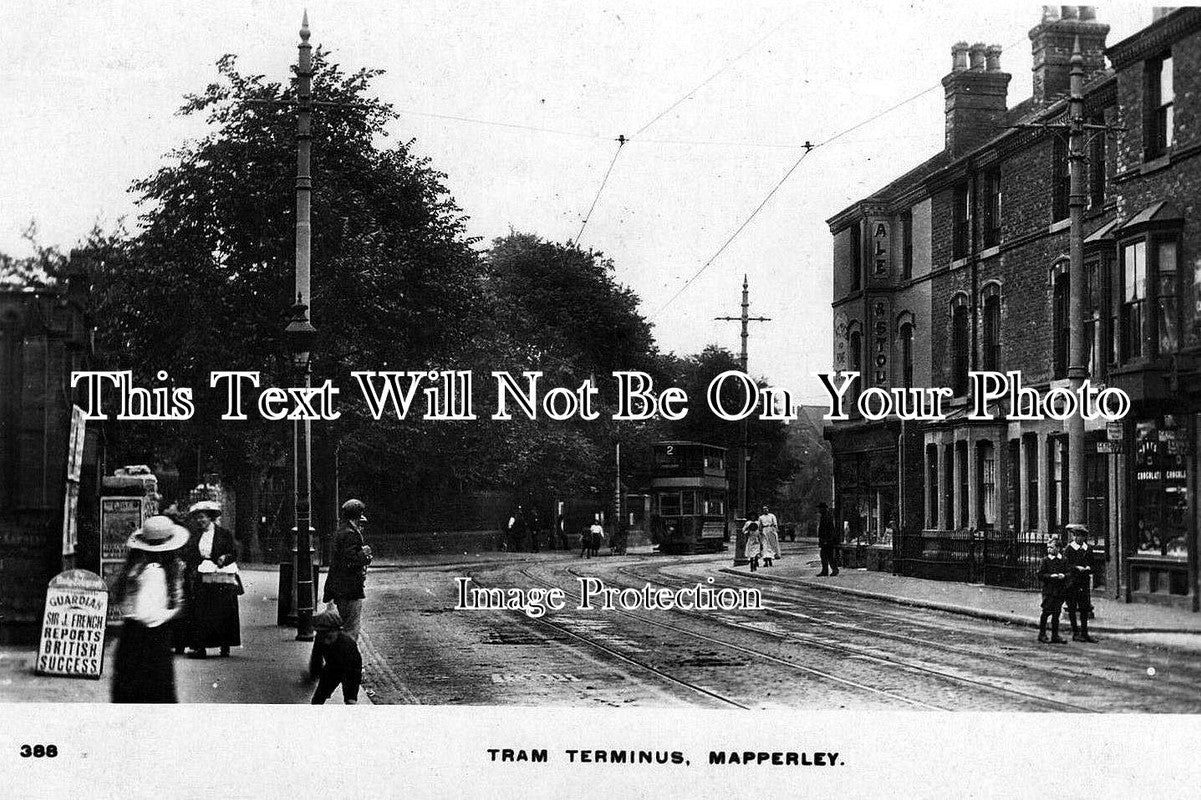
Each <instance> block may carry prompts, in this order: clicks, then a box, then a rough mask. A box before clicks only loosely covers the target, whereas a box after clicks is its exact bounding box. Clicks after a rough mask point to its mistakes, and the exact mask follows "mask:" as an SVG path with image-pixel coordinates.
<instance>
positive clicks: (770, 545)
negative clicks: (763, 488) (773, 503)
mask: <svg viewBox="0 0 1201 800" xmlns="http://www.w3.org/2000/svg"><path fill="white" fill-rule="evenodd" d="M759 530H761V531H762V532H763V566H765V567H770V566H771V562H772V559H775V558H779V557H780V523H779V522H778V521H777V520H776V515H775V514H773V513H771V511H770V510H768V508H767V506H764V507H763V513H762V514H760V515H759Z"/></svg>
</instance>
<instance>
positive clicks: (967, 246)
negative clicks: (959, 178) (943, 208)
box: [951, 181, 972, 259]
mask: <svg viewBox="0 0 1201 800" xmlns="http://www.w3.org/2000/svg"><path fill="white" fill-rule="evenodd" d="M951 198H952V199H951V202H952V204H953V208H952V210H951V222H952V224H951V240H952V241H951V258H954V259H959V258H966V257H967V254H968V252H970V250H971V242H972V188H971V184H970V183H969V182H968V181H964V182H963V183H961V184H959V185H958V186H956V187H955V188H954V189H953V190H952V191H951Z"/></svg>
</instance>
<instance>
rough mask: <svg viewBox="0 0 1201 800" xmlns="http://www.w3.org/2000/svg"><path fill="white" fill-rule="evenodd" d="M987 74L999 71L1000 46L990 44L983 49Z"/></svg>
mask: <svg viewBox="0 0 1201 800" xmlns="http://www.w3.org/2000/svg"><path fill="white" fill-rule="evenodd" d="M984 55H985V57H986V59H987V67H988V71H989V72H1000V71H1001V45H999V44H991V45H989V46H988V47H986V48H985V49H984Z"/></svg>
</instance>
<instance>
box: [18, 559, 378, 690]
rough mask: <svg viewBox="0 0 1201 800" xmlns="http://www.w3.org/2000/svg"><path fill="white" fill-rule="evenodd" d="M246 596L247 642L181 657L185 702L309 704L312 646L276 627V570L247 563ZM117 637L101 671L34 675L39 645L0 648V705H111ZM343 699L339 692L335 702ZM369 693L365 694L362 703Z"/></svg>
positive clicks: (178, 677)
mask: <svg viewBox="0 0 1201 800" xmlns="http://www.w3.org/2000/svg"><path fill="white" fill-rule="evenodd" d="M242 581H243V584H244V585H245V586H246V594H244V595H243V596H242V597H241V598H240V605H239V612H240V616H241V621H242V647H240V648H234V650H233V651H232V653H231V655H230V657H229V658H218V657H216V655H215V651H209V657H208V658H206V659H203V660H200V659H192V658H187V657H183V656H177V657H176V659H175V682H176V687H177V689H178V692H179V700H180V702H181V703H307V702H309V699H310V698H311V697H312V694H313V688H314V687H313V684H311V683H308V682H307V680H306V676H305V673H306V672H307V668H308V659H309V654H310V652H311V651H312V644H311V643H309V642H298V641H296V631H295V629H293V628H280V627H277V626H276V624H275V618H276V597H277V586H278V583H279V573H278V572H275V571H271V570H269V569H257V568H250V569H248V568H246V567H245V566H243V567H242ZM114 644H115V640H110V641H109V642H108V644H107V646H106V648H105V658H104V675H103V676H102V677H101V678H100V679H99V680H92V679H88V678H55V677H48V676H43V675H35V674H34V673H33V671H32V666H33V663H34V657H35V648H34V647H25V648H19V647H0V702H85V703H89V702H90V703H107V702H108V701H109V697H110V694H111V691H112V687H111V682H112V657H113V652H114ZM340 697H341V695H340V694H338V693H335V695H334V698H335V700H337V699H339V698H340ZM367 700H368V698H366V697H363V695H362V694H360V702H366V701H367Z"/></svg>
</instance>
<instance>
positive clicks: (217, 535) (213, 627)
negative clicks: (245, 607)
mask: <svg viewBox="0 0 1201 800" xmlns="http://www.w3.org/2000/svg"><path fill="white" fill-rule="evenodd" d="M188 513H189V514H191V516H192V520H193V521H194V524H195V527H194V528H193V530H196V531H198V534H197V536H196V537H195V538H193V539H191V540H190V541H189V542H188V544H187V545H186V546H185V547H184V548H183V550H182V554H183V560H184V564H186V565H187V568H188V571H187V576H186V581H185V583H184V588H185V591H186V596H187V608H186V609H185V613H184V619H185V630H186V636H185V640H186V644H187V645H188V647H190V648H191V649H192V651H191V656H192V657H193V658H204V657H205V655H207V653H206V650H207V648H210V647H216V648H220V653H221V655H222V656H228V655H229V648H231V647H241V646H242V634H241V623H240V622H239V619H238V596H239V595H241V594H243V589H242V578H241V576H240V575H238V572H237V569H238V565H237V561H238V555H237V546H236V545H235V543H234V535H233V534H232V533H230V532H229V530H227V529H226V528H222V527H221V526H220V525H218V524H217V519H218V518H219V517H220V516H221V506H220V504H218V503H217V502H216V501H214V500H201V501H200V502H198V503H194V504H193V505H192V507H191V508H189V509H188Z"/></svg>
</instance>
